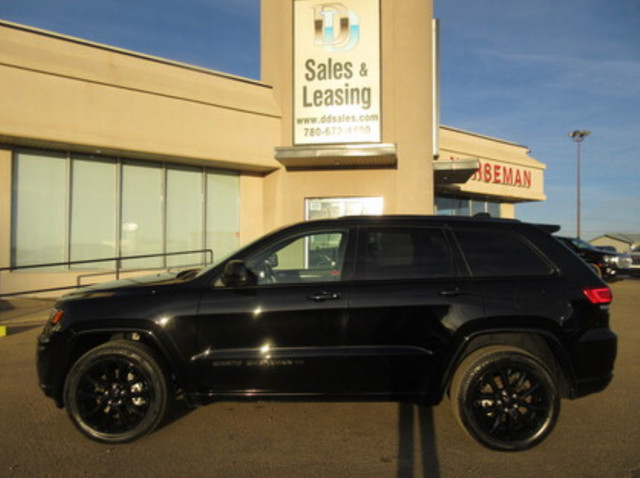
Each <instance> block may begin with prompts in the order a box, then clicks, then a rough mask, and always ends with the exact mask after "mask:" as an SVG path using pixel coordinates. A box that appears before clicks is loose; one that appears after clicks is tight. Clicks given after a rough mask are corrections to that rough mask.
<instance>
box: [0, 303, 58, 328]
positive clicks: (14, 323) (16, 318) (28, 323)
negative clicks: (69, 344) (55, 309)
mask: <svg viewBox="0 0 640 478" xmlns="http://www.w3.org/2000/svg"><path fill="white" fill-rule="evenodd" d="M54 302H55V300H53V299H11V300H0V337H3V336H5V335H10V334H11V333H13V332H19V331H22V330H25V329H29V328H33V327H39V326H42V325H44V323H45V322H46V320H47V319H48V318H49V311H50V309H51V307H52V306H53V304H54Z"/></svg>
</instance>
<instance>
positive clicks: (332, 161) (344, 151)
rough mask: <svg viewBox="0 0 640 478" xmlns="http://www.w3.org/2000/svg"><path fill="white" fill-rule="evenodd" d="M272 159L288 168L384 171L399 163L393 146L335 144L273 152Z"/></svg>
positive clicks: (381, 144)
mask: <svg viewBox="0 0 640 478" xmlns="http://www.w3.org/2000/svg"><path fill="white" fill-rule="evenodd" d="M275 158H276V159H277V160H278V161H280V163H282V165H284V166H285V167H287V168H296V169H297V168H358V167H372V168H385V167H391V166H394V165H395V164H396V162H397V160H398V157H397V153H396V145H395V144H390V143H375V144H338V145H320V146H318V145H313V146H292V147H281V148H276V150H275Z"/></svg>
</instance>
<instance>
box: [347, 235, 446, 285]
mask: <svg viewBox="0 0 640 478" xmlns="http://www.w3.org/2000/svg"><path fill="white" fill-rule="evenodd" d="M453 271H454V268H453V256H452V253H451V249H450V247H449V244H448V242H447V240H446V237H445V236H444V234H443V232H442V231H441V230H440V229H437V228H385V229H382V228H375V229H366V230H364V231H363V237H362V241H361V247H360V260H359V267H358V272H357V274H358V277H359V278H361V279H420V278H430V277H450V276H452V275H453Z"/></svg>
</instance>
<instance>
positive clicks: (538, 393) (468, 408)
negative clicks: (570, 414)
mask: <svg viewBox="0 0 640 478" xmlns="http://www.w3.org/2000/svg"><path fill="white" fill-rule="evenodd" d="M451 400H452V401H453V410H454V414H455V415H456V418H457V419H458V421H459V422H460V423H461V425H462V426H463V427H464V429H465V430H466V431H467V432H468V433H469V434H470V435H471V436H472V437H473V438H475V439H476V440H477V441H479V442H480V443H482V444H483V445H485V446H487V447H489V448H492V449H496V450H502V451H516V450H524V449H527V448H531V447H533V446H535V445H537V444H538V443H540V442H541V441H542V440H543V439H544V438H545V437H546V436H547V435H548V434H549V433H550V432H551V430H552V429H553V427H554V425H555V423H556V421H557V418H558V413H559V411H560V396H559V392H558V387H557V385H556V382H555V380H554V379H553V377H552V375H551V374H550V373H549V371H548V370H547V368H546V367H545V366H544V365H543V364H542V363H541V362H540V361H539V360H538V359H536V358H535V357H534V356H532V355H530V354H529V353H527V352H525V351H523V350H520V349H517V348H514V347H506V346H504V347H503V346H492V347H485V348H483V349H480V350H477V351H476V352H474V353H472V354H471V355H470V356H469V357H467V358H466V359H465V360H464V361H463V362H462V363H461V364H460V366H459V367H458V369H457V371H456V373H455V375H454V379H453V382H452V388H451Z"/></svg>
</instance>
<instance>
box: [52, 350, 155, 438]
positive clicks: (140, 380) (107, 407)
mask: <svg viewBox="0 0 640 478" xmlns="http://www.w3.org/2000/svg"><path fill="white" fill-rule="evenodd" d="M64 401H65V406H66V408H67V413H68V414H69V417H70V418H71V420H72V421H73V423H74V424H75V425H76V427H78V429H79V430H80V431H81V432H82V433H84V434H85V435H86V436H88V437H89V438H92V439H94V440H97V441H101V442H106V443H124V442H128V441H132V440H135V439H137V438H139V437H141V436H143V435H145V434H147V433H149V432H151V431H152V430H153V429H155V428H156V426H157V425H158V424H159V423H160V422H161V421H162V419H163V418H164V416H165V414H166V411H167V408H168V388H167V380H166V374H165V372H164V370H163V368H162V366H161V365H160V361H159V360H158V359H157V357H156V355H155V353H154V352H153V351H152V350H151V349H149V348H148V347H146V346H144V345H142V344H140V343H138V342H132V341H128V340H118V341H114V342H108V343H106V344H103V345H101V346H99V347H96V348H94V349H92V350H90V351H89V352H87V353H86V354H85V355H83V356H82V357H81V358H80V359H79V360H78V361H77V362H76V363H75V364H74V365H73V367H72V368H71V370H70V371H69V375H68V376H67V379H66V382H65V388H64Z"/></svg>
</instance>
